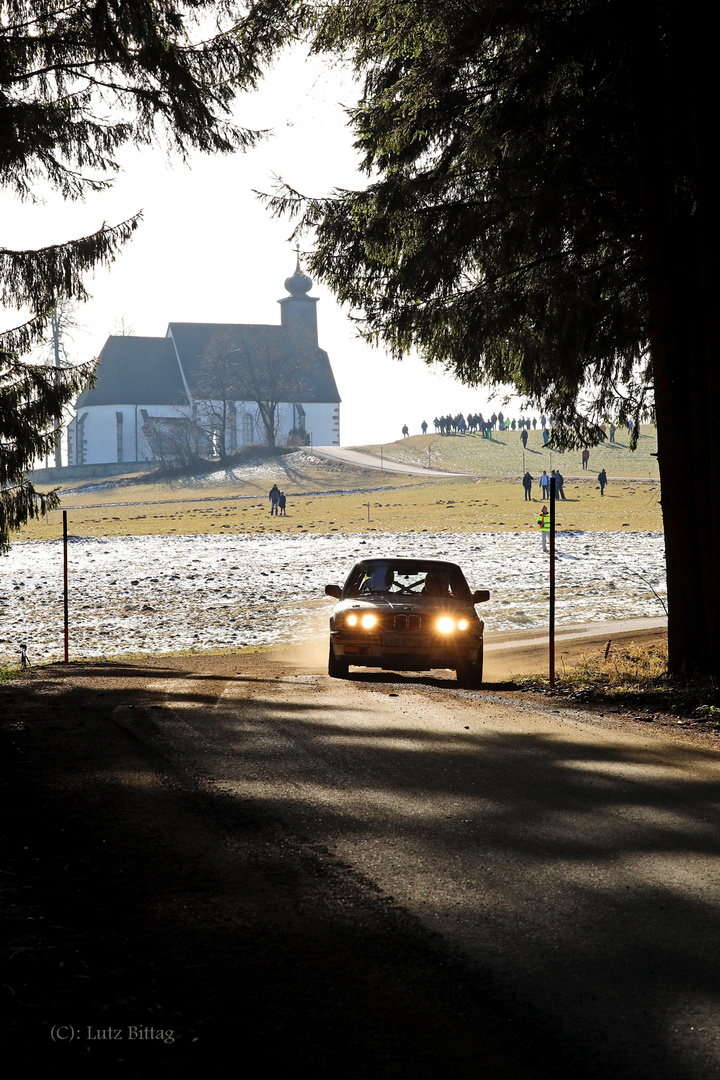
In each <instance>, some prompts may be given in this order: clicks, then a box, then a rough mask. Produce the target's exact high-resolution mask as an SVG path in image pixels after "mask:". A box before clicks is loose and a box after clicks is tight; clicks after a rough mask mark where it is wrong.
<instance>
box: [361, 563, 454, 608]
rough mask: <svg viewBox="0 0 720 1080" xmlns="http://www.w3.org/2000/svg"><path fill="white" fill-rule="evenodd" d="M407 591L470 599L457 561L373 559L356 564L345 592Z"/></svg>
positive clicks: (417, 593)
mask: <svg viewBox="0 0 720 1080" xmlns="http://www.w3.org/2000/svg"><path fill="white" fill-rule="evenodd" d="M373 595H392V596H397V595H405V596H433V597H439V598H450V599H454V600H467V599H468V598H469V596H470V590H469V588H468V584H467V582H466V581H465V578H464V577H463V574H462V571H461V570H460V567H459V566H455V565H454V564H453V563H438V562H422V561H412V560H410V559H373V560H368V561H367V562H363V563H359V564H358V565H357V566H355V567H354V568H353V570H352V572H351V574H350V576H349V578H348V579H347V581H346V582H345V588H344V589H343V596H345V597H350V596H373Z"/></svg>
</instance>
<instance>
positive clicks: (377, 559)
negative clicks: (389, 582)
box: [355, 555, 460, 570]
mask: <svg viewBox="0 0 720 1080" xmlns="http://www.w3.org/2000/svg"><path fill="white" fill-rule="evenodd" d="M373 563H385V564H387V565H390V566H396V567H398V568H402V567H404V566H417V564H418V563H423V564H427V565H429V566H437V567H438V568H440V567H452V568H453V570H459V569H460V567H459V566H458V564H457V563H453V562H447V560H445V559H426V558H424V557H423V556H418V557H416V558H413V557H412V556H411V555H403V556H399V557H395V556H393V555H376V556H374V557H372V558H368V559H360V560H359V561H358V562H356V563H355V566H371V565H372V564H373Z"/></svg>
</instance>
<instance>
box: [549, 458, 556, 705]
mask: <svg viewBox="0 0 720 1080" xmlns="http://www.w3.org/2000/svg"><path fill="white" fill-rule="evenodd" d="M549 647H550V656H549V672H550V689H551V690H552V689H553V687H554V686H555V477H554V476H551V477H550V623H549Z"/></svg>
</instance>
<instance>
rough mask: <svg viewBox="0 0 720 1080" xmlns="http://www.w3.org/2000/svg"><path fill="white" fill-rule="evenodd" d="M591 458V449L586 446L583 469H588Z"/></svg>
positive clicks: (583, 453) (583, 454) (583, 455)
mask: <svg viewBox="0 0 720 1080" xmlns="http://www.w3.org/2000/svg"><path fill="white" fill-rule="evenodd" d="M589 460H590V451H589V450H588V448H587V446H586V447H585V449H584V450H583V452H582V467H583V469H587V467H588V461H589Z"/></svg>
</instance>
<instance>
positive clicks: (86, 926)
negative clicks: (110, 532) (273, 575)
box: [0, 644, 720, 1080]
mask: <svg viewBox="0 0 720 1080" xmlns="http://www.w3.org/2000/svg"><path fill="white" fill-rule="evenodd" d="M324 649H325V646H324V644H319V645H318V647H317V649H311V650H307V651H305V653H303V654H301V653H299V652H297V651H293V652H288V653H284V654H282V653H277V652H269V653H265V654H242V655H235V656H215V657H204V658H199V657H193V658H185V659H175V660H172V661H167V662H165V661H154V662H147V661H143V662H142V663H138V664H137V665H133V664H124V665H123V664H120V663H115V664H107V665H97V664H95V665H88V666H83V665H72V666H71V667H70V668H69V669H64V668H62V667H61V666H57V667H55V668H47V669H44V670H42V671H37V672H33V673H31V674H30V675H29V676H28V678H27V679H26V680H25V681H24V682H23V683H15V684H9V685H7V686H5V687H2V688H0V707H1V710H2V717H3V722H2V734H3V741H4V744H5V745H4V747H3V760H4V761H5V763H6V764H7V765H9V767H10V771H9V772H8V773H7V775H6V777H5V780H6V786H5V787H4V788H3V791H4V792H5V795H6V798H7V801H8V804H9V811H10V817H9V818H8V817H7V816H6V818H5V820H6V822H7V821H8V820H10V821H11V822H12V828H10V829H6V836H5V841H4V844H5V849H6V850H5V862H4V865H5V867H6V869H7V871H8V873H6V875H5V876H4V879H3V886H2V889H3V898H4V908H5V911H6V912H7V913H9V914H8V918H7V930H8V939H9V943H10V944H9V955H8V956H7V957H6V959H7V964H6V973H7V974H6V978H5V980H4V981H5V989H4V994H5V1000H4V1010H3V1015H4V1017H5V1021H4V1039H5V1043H6V1044H7V1045H12V1044H20V1045H21V1047H22V1050H23V1053H24V1056H25V1060H27V1061H30V1060H33V1059H37V1060H40V1059H42V1060H44V1061H45V1060H47V1061H50V1062H52V1063H54V1064H57V1063H62V1062H67V1061H71V1063H72V1067H73V1068H78V1069H79V1068H82V1067H83V1066H84V1065H87V1066H88V1072H92V1073H93V1075H97V1069H98V1067H99V1066H100V1067H102V1068H103V1070H108V1069H110V1070H111V1071H112V1070H113V1069H116V1070H117V1072H118V1073H119V1074H120V1073H122V1074H123V1075H138V1069H144V1068H146V1067H151V1066H153V1065H158V1066H160V1065H161V1066H162V1068H163V1072H164V1073H166V1074H168V1075H178V1076H184V1075H189V1074H190V1071H193V1072H194V1070H196V1069H197V1067H198V1066H199V1065H202V1066H209V1067H212V1066H215V1065H221V1064H222V1063H223V1062H225V1061H227V1055H233V1060H235V1061H236V1062H238V1061H243V1062H251V1061H252V1059H253V1058H259V1059H261V1061H262V1073H263V1074H264V1075H267V1076H270V1077H275V1076H277V1077H280V1076H283V1077H284V1076H287V1075H288V1073H289V1072H293V1073H294V1072H302V1071H303V1067H304V1069H305V1071H309V1072H311V1073H312V1075H314V1076H319V1077H328V1078H333V1080H334V1078H336V1077H342V1078H346V1077H347V1078H356V1077H357V1078H361V1077H362V1078H365V1077H368V1078H370V1077H387V1078H388V1080H396V1078H404V1077H408V1078H410V1077H413V1078H418V1077H420V1078H425V1077H427V1078H436V1077H442V1078H443V1080H444V1078H446V1077H458V1078H473V1080H475V1078H477V1077H483V1078H486V1077H487V1078H495V1077H498V1078H500V1077H503V1078H504V1077H507V1078H525V1077H527V1078H542V1077H550V1076H553V1077H554V1078H557V1077H568V1078H569V1077H573V1078H574V1077H577V1076H583V1077H610V1076H612V1077H627V1078H630V1077H632V1078H645V1077H648V1078H649V1077H654V1078H657V1080H661V1078H662V1080H671V1078H672V1080H691V1078H692V1080H701V1078H702V1080H704V1078H708V1080H709V1078H710V1077H717V1076H718V1075H719V1074H720V1046H719V1045H718V1032H719V1028H718V1014H717V977H716V971H717V948H718V933H719V931H720V914H719V912H720V907H719V906H718V901H719V900H720V879H719V877H718V872H717V867H718V855H719V854H720V840H719V839H718V837H719V836H720V830H719V829H718V825H719V824H720V821H719V820H718V819H719V818H720V757H719V756H718V752H717V749H716V743H715V742H714V740H713V739H712V738H711V737H709V736H708V737H706V738H701V737H698V738H697V739H694V740H693V739H689V738H687V737H685V736H681V735H680V733H678V732H676V731H674V730H673V729H672V728H671V727H670V726H669V725H666V726H662V727H657V728H656V726H654V725H651V724H645V723H640V722H634V721H633V720H632V719H628V718H624V717H622V716H619V715H615V714H608V715H605V716H602V715H592V714H588V713H582V712H579V711H574V710H571V709H567V708H564V707H563V706H562V705H559V704H557V703H556V702H549V701H547V700H546V699H543V698H542V697H538V696H534V695H529V694H523V693H520V692H517V691H516V690H514V689H513V688H512V686H511V685H510V684H502V683H498V682H496V683H494V684H491V686H489V687H487V688H486V689H484V690H483V691H478V692H471V691H461V690H458V689H457V687H456V684H455V683H454V682H453V681H451V680H450V679H447V680H445V679H442V678H429V677H426V678H419V677H415V678H413V677H411V676H396V675H390V674H384V675H378V674H377V673H374V674H369V673H359V674H357V675H356V676H354V677H353V678H352V679H351V680H349V681H347V682H343V681H340V682H339V681H335V680H330V679H328V678H327V676H326V675H325V674H324V673H323V665H322V660H323V659H324ZM499 655H500V651H499V650H496V654H495V660H494V663H497V662H498V657H499ZM501 666H502V664H501ZM498 670H499V669H498ZM108 1032H110V1034H109V1035H108ZM169 1033H171V1034H169ZM53 1039H54V1040H55V1041H53ZM248 1067H249V1070H250V1072H251V1074H252V1073H253V1072H254V1070H255V1069H257V1071H260V1066H259V1064H256V1066H251V1065H249V1066H248Z"/></svg>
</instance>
